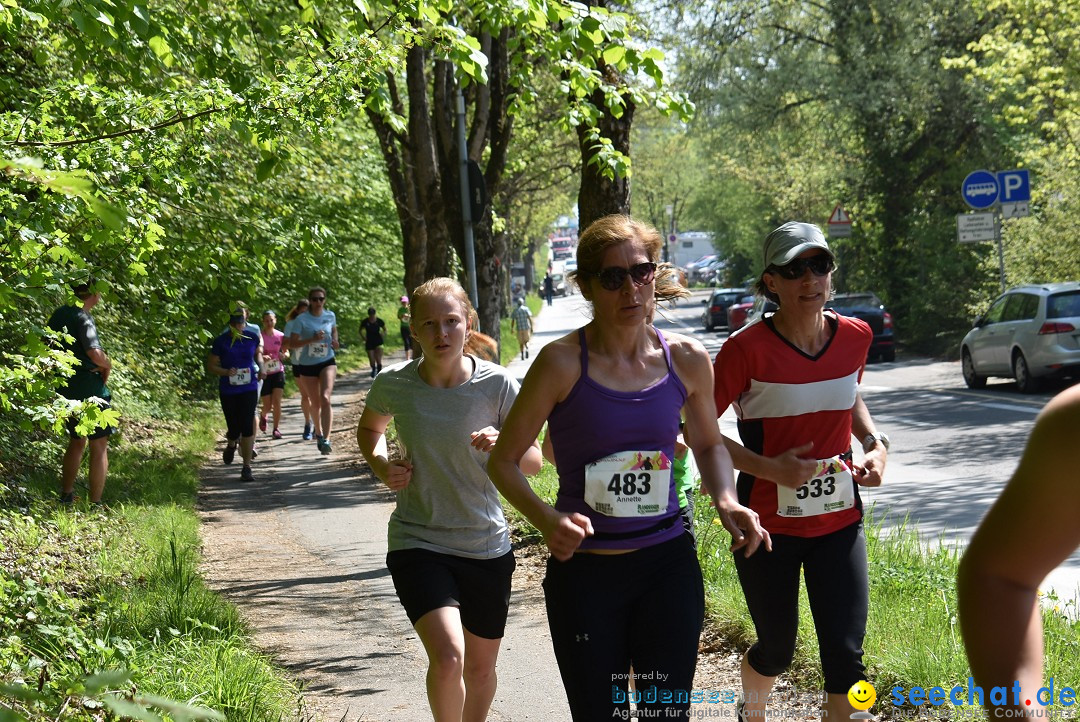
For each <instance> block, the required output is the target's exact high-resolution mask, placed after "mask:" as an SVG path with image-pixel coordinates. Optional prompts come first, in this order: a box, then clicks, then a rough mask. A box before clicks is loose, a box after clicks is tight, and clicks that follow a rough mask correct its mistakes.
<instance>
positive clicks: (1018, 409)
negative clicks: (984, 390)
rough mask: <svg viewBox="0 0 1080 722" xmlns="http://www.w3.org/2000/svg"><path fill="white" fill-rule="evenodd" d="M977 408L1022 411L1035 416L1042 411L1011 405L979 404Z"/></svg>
mask: <svg viewBox="0 0 1080 722" xmlns="http://www.w3.org/2000/svg"><path fill="white" fill-rule="evenodd" d="M979 406H986V407H988V408H991V409H1005V410H1006V411H1023V412H1024V413H1025V414H1037V413H1039V412H1040V411H1042V409H1033V408H1031V407H1030V406H1014V405H1012V404H996V403H986V402H979Z"/></svg>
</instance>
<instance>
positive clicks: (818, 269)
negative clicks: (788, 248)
mask: <svg viewBox="0 0 1080 722" xmlns="http://www.w3.org/2000/svg"><path fill="white" fill-rule="evenodd" d="M807 268H809V269H810V270H811V271H813V272H814V275H815V276H824V275H826V274H828V273H830V272H831V271H832V270H833V269H835V268H836V264H835V263H833V259H832V256H830V255H828V254H824V253H822V254H819V255H817V256H810V258H796V259H795V260H794V261H792V262H791V263H788V264H787V265H784V266H773V267H772V269H771V270H772V271H773V272H774V273H778V274H780V276H781V277H782V278H786V279H788V280H789V281H793V280H795V279H796V278H802V277H803V274H805V273H806V269H807Z"/></svg>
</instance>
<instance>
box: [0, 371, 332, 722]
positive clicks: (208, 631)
mask: <svg viewBox="0 0 1080 722" xmlns="http://www.w3.org/2000/svg"><path fill="white" fill-rule="evenodd" d="M346 365H348V362H346ZM178 406H179V405H178ZM175 413H176V418H175V419H174V420H162V419H151V418H149V417H146V416H141V417H140V416H139V415H138V414H137V413H132V412H130V411H129V412H127V414H126V415H125V419H124V422H123V426H122V433H121V434H120V435H117V436H114V437H113V438H112V440H111V442H110V449H109V461H110V469H109V477H108V480H107V483H106V491H105V496H104V501H105V502H106V504H107V507H106V508H105V509H93V508H91V507H89V506H87V505H86V504H85V502H82V503H80V502H77V503H76V504H75V505H73V506H71V507H61V506H59V505H57V503H56V497H57V489H58V486H59V482H58V479H57V472H56V471H55V470H56V468H58V466H59V463H58V457H59V455H60V453H62V448H61V447H60V446H59V440H42V441H41V443H40V446H41V449H42V458H46V459H49V458H54V459H57V461H56V462H54V463H51V464H49V463H46V464H44V465H42V466H39V467H36V468H35V467H25V468H24V471H23V472H22V473H20V474H19V475H18V476H17V477H16V478H7V479H4V480H3V481H2V482H0V683H2V684H3V687H2V688H0V720H9V719H12V720H14V719H27V720H36V719H50V720H91V719H93V720H101V719H116V718H117V717H118V716H125V717H137V718H140V719H155V717H153V716H152V715H154V714H157V715H161V714H162V713H164V714H165V716H166V717H167V718H170V719H175V720H181V719H198V718H206V719H226V720H235V721H240V720H245V721H246V720H283V719H299V718H302V717H303V716H304V712H303V707H302V700H301V697H300V690H299V688H298V687H297V685H296V684H295V682H293V681H292V680H290V679H289V678H288V677H287V676H286V675H285V674H284V673H283V672H282V671H281V670H279V669H278V668H276V667H275V666H274V665H273V664H272V662H271V660H270V659H268V658H267V657H265V656H264V655H262V654H260V653H258V652H257V651H255V650H254V648H253V646H252V643H251V638H250V634H249V630H248V629H247V628H245V626H244V624H243V623H242V621H241V620H240V618H239V616H238V614H237V612H236V610H235V608H234V607H232V606H231V605H230V604H228V603H227V602H225V601H224V600H223V599H222V598H221V597H220V596H218V595H217V594H215V593H214V592H212V591H211V590H209V589H207V588H206V586H205V585H204V583H203V580H202V578H201V576H200V575H199V572H198V563H199V549H200V540H199V524H198V517H197V516H196V513H195V506H194V505H195V494H196V491H197V489H198V483H199V479H198V473H199V467H200V466H201V465H202V463H203V462H204V461H205V456H206V452H207V451H208V450H209V449H210V448H212V446H213V444H214V440H215V438H216V437H217V436H218V434H219V433H220V426H221V420H220V411H219V409H218V406H217V403H216V402H202V403H186V404H184V405H183V406H182V407H179V408H177V410H176V412H175ZM84 468H85V467H84ZM76 491H77V492H81V493H82V494H83V495H84V496H85V489H84V488H80V487H76ZM102 673H104V674H102Z"/></svg>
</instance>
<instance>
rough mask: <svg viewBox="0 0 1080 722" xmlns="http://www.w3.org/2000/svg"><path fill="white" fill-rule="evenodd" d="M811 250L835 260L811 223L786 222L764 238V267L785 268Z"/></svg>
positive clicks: (823, 235) (830, 250)
mask: <svg viewBox="0 0 1080 722" xmlns="http://www.w3.org/2000/svg"><path fill="white" fill-rule="evenodd" d="M812 248H820V249H821V250H823V251H825V252H826V253H828V254H829V255H830V256H832V257H833V258H834V259H835V258H836V256H835V255H834V254H833V252H832V249H830V248H829V243H828V241H826V240H825V234H824V233H822V232H821V229H820V228H818V227H817V226H815V225H814V224H813V223H799V222H798V221H788V222H787V223H785V224H784V225H782V226H780V227H779V228H777V229H776V230H774V231H773V232H772V233H770V234H769V235H767V236H765V248H764V253H763V256H764V259H765V266H764V267H765V268H768V267H769V266H786V265H787V264H789V263H791V262H792V261H794V260H795V259H796V258H798V257H799V256H800V255H801V254H802V253H803V252H804V251H809V250H810V249H812Z"/></svg>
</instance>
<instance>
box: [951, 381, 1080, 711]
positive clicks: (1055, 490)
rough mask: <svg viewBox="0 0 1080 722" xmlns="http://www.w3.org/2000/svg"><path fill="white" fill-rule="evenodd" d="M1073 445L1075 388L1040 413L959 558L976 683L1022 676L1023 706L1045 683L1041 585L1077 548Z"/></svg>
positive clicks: (1078, 434)
mask: <svg viewBox="0 0 1080 722" xmlns="http://www.w3.org/2000/svg"><path fill="white" fill-rule="evenodd" d="M1078 444H1080V386H1074V387H1073V388H1071V389H1068V390H1066V391H1064V392H1062V393H1060V394H1058V396H1056V397H1055V398H1054V399H1052V400H1051V401H1050V403H1048V404H1047V405H1046V408H1045V409H1043V411H1042V413H1041V414H1040V415H1039V418H1038V419H1037V420H1036V423H1035V428H1034V430H1033V431H1032V433H1031V438H1030V439H1029V440H1028V444H1027V447H1026V448H1025V450H1024V454H1023V456H1022V457H1021V459H1020V465H1019V467H1018V468H1017V470H1016V472H1015V473H1014V474H1013V476H1012V478H1011V479H1010V481H1009V483H1008V485H1007V486H1006V487H1005V490H1004V491H1003V492H1002V494H1001V496H1000V497H999V498H998V500H997V501H996V502H995V503H994V505H993V507H991V509H990V511H989V512H988V513H987V515H986V517H985V518H984V519H983V521H982V523H981V524H980V525H979V528H978V530H977V531H976V532H975V536H974V537H973V538H972V540H971V544H970V545H969V546H968V548H967V551H966V552H965V553H964V558H963V560H962V561H961V563H960V572H959V575H958V593H959V608H960V628H961V631H962V632H963V636H964V645H965V646H966V647H967V652H968V660H969V661H970V663H971V671H972V674H973V676H974V677H975V682H976V683H977V684H979V685H981V686H983V687H984V688H985V689H989V688H990V687H992V686H1010V687H1011V685H1012V683H1013V682H1014V681H1016V680H1019V682H1020V685H1021V689H1022V691H1023V695H1022V696H1021V704H1023V702H1022V701H1023V700H1026V699H1032V700H1034V694H1035V692H1036V691H1037V690H1038V689H1039V687H1040V686H1042V672H1043V668H1042V662H1043V644H1042V618H1041V614H1040V610H1039V604H1038V586H1039V584H1040V583H1041V582H1042V580H1043V578H1044V577H1045V576H1046V575H1047V574H1048V573H1049V572H1050V571H1051V570H1052V569H1053V568H1054V567H1056V566H1057V565H1058V564H1060V563H1061V562H1062V561H1063V560H1064V559H1065V558H1066V557H1068V555H1069V554H1071V553H1072V552H1073V550H1075V549H1076V548H1077V546H1078V545H1080V525H1078V524H1077V523H1076V520H1077V518H1080V486H1078V483H1077V482H1078V478H1080V474H1078V473H1077V471H1076V464H1075V459H1074V458H1072V457H1073V456H1074V454H1075V449H1076V447H1077V445H1078ZM1010 702H1011V698H1010ZM1009 706H1011V704H1010V705H1009Z"/></svg>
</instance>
